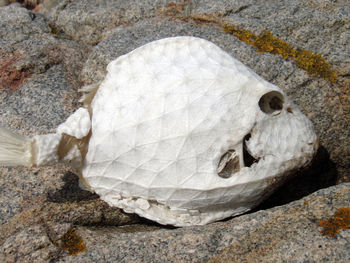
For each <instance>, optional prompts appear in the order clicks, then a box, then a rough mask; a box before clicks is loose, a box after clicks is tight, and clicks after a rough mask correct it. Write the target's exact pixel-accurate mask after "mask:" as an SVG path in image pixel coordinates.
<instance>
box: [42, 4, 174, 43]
mask: <svg viewBox="0 0 350 263" xmlns="http://www.w3.org/2000/svg"><path fill="white" fill-rule="evenodd" d="M47 2H48V3H44V5H43V8H42V9H41V10H40V12H41V13H43V14H45V15H47V17H48V18H49V19H50V20H51V21H52V22H53V23H54V24H55V26H57V28H59V29H60V30H62V31H63V32H64V33H66V34H67V35H69V36H70V37H71V38H72V39H73V40H76V41H79V42H82V43H86V44H90V45H95V44H97V43H99V42H100V41H101V39H102V38H103V34H104V33H105V32H106V31H108V30H109V29H112V28H115V27H118V26H121V25H132V24H133V23H135V22H137V21H138V20H140V19H144V18H146V17H152V16H154V15H155V14H156V13H157V11H158V10H160V9H161V8H162V7H163V6H164V5H165V4H166V3H167V2H170V1H149V0H142V1H138V0H132V1H123V0H118V1H106V0H97V1H96V0H88V1H85V0H78V1H69V0H65V1H59V2H58V1H56V2H55V3H52V2H53V1H47Z"/></svg>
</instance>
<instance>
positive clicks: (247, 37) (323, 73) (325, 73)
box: [223, 25, 337, 82]
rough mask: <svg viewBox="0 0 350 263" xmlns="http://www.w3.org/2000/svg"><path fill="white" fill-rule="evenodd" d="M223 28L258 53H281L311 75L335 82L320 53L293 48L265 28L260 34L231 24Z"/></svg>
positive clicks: (334, 75)
mask: <svg viewBox="0 0 350 263" xmlns="http://www.w3.org/2000/svg"><path fill="white" fill-rule="evenodd" d="M223 30H224V31H225V32H226V33H229V34H232V35H234V36H236V37H237V38H239V39H240V40H241V41H243V42H245V43H247V44H250V45H252V46H253V47H254V48H256V49H257V51H258V52H260V53H265V52H269V53H271V54H277V55H281V56H282V57H283V58H284V59H294V60H295V61H296V65H297V67H299V68H302V69H304V70H306V71H307V72H308V73H309V74H311V75H318V76H320V77H322V78H324V79H325V80H326V81H330V82H335V81H336V79H337V76H336V74H335V73H334V72H333V71H332V70H331V68H330V65H329V64H328V63H327V61H326V60H325V59H324V58H323V57H322V56H321V55H317V54H313V53H312V52H311V51H308V50H304V49H299V48H297V49H295V48H293V47H292V46H291V45H289V44H288V43H287V42H285V41H283V40H281V39H279V38H277V37H275V36H273V35H272V34H271V33H270V32H269V31H267V30H265V31H264V32H262V33H261V34H260V35H255V34H253V33H252V32H250V31H249V30H241V29H238V28H236V27H234V26H232V25H224V26H223Z"/></svg>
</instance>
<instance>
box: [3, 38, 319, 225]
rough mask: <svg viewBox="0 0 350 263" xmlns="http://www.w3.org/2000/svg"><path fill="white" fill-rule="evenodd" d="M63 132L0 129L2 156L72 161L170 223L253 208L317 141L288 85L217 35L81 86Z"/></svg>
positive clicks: (147, 54) (135, 59) (108, 197)
mask: <svg viewBox="0 0 350 263" xmlns="http://www.w3.org/2000/svg"><path fill="white" fill-rule="evenodd" d="M82 91H83V92H85V95H84V96H83V102H84V106H83V107H81V108H79V109H78V110H77V111H76V112H74V113H73V114H72V115H71V116H70V117H69V118H68V119H67V120H66V122H64V123H62V124H61V125H59V126H58V128H57V131H56V133H54V134H46V135H36V136H34V137H33V138H32V139H27V138H24V137H22V136H18V135H15V134H13V133H11V132H9V131H7V130H4V129H1V130H0V163H1V164H4V165H27V166H41V165H50V164H54V163H56V162H65V163H69V164H70V165H71V166H72V168H73V169H74V170H75V171H76V173H77V174H78V175H79V176H80V180H81V183H82V184H83V185H84V186H85V187H86V188H88V189H89V190H91V191H93V192H95V193H97V194H98V195H99V196H100V197H101V199H103V200H104V201H106V202H107V203H108V204H109V205H111V206H116V207H119V208H121V209H123V210H124V211H125V212H128V213H136V214H138V215H140V216H142V217H146V218H148V219H150V220H154V221H157V222H158V223H161V224H171V225H175V226H189V225H204V224H207V223H210V222H213V221H216V220H221V219H224V218H227V217H230V216H234V215H238V214H241V213H244V212H246V211H248V210H250V209H252V208H254V207H255V206H257V205H258V204H259V203H261V202H262V201H263V200H264V198H266V197H267V196H268V195H269V194H270V193H272V191H273V190H274V189H275V188H276V187H277V186H278V185H280V184H281V183H282V182H283V181H284V179H285V178H287V177H288V175H289V174H290V173H291V172H292V171H294V170H296V169H298V168H301V167H303V166H306V165H307V164H309V163H310V161H311V160H312V157H313V155H314V154H315V151H316V150H317V147H318V140H317V136H316V134H315V132H314V130H313V125H312V123H311V121H310V120H309V119H308V118H307V117H306V116H305V115H304V114H303V113H302V112H301V111H300V110H299V109H298V108H297V107H296V106H295V105H294V104H293V102H292V101H290V99H288V97H287V96H286V94H285V93H284V92H283V91H282V90H281V89H280V88H278V87H276V86H275V85H273V84H271V83H269V82H267V81H265V80H264V79H262V78H261V77H259V76H258V75H257V74H255V73H254V72H253V71H252V70H250V69H249V68H247V67H246V66H245V65H243V64H242V63H241V62H239V61H237V60H236V59H234V58H233V57H231V56H230V55H229V54H227V53H226V52H224V51H223V50H222V49H220V48H219V47H217V46H216V45H215V44H213V43H211V42H209V41H207V40H204V39H200V38H195V37H174V38H165V39H161V40H157V41H154V42H151V43H148V44H146V45H144V46H141V47H139V48H137V49H135V50H134V51H132V52H130V53H128V54H126V55H123V56H121V57H119V58H117V59H115V60H113V61H112V62H110V63H109V64H108V67H107V75H106V76H105V79H104V80H103V81H102V82H100V83H98V84H95V85H90V86H87V87H85V88H83V89H82Z"/></svg>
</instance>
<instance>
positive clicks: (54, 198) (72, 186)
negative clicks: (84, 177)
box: [47, 172, 99, 203]
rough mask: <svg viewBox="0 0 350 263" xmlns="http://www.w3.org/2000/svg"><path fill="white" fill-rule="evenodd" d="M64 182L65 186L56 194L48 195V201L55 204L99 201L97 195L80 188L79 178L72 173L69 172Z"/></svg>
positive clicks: (64, 177)
mask: <svg viewBox="0 0 350 263" xmlns="http://www.w3.org/2000/svg"><path fill="white" fill-rule="evenodd" d="M62 180H63V181H64V183H65V184H64V186H63V187H62V188H61V189H59V190H57V191H56V192H52V193H51V192H50V193H48V194H47V201H49V202H53V203H65V202H79V201H87V200H92V199H97V198H99V196H98V195H97V194H94V193H91V192H89V191H86V190H83V189H81V188H80V187H79V177H78V176H77V175H75V174H73V173H71V172H67V173H66V174H65V175H64V176H63V178H62Z"/></svg>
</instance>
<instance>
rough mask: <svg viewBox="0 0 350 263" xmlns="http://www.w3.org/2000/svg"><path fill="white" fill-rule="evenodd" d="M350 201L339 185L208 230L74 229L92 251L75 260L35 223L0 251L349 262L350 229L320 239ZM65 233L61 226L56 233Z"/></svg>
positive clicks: (107, 257)
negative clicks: (323, 223) (322, 224)
mask: <svg viewBox="0 0 350 263" xmlns="http://www.w3.org/2000/svg"><path fill="white" fill-rule="evenodd" d="M349 204H350V184H342V185H338V186H334V187H330V188H326V189H323V190H320V191H318V192H316V193H314V194H312V195H310V196H307V197H305V198H303V199H301V200H298V201H295V202H292V203H290V204H288V205H285V206H280V207H275V208H272V209H268V210H262V211H259V212H256V213H251V214H247V215H243V216H240V217H236V218H233V219H231V220H228V221H226V222H218V223H213V224H210V225H207V226H205V227H186V228H178V229H164V227H163V228H159V227H158V228H157V227H153V228H151V229H143V228H138V227H137V226H133V227H132V228H133V230H131V232H130V227H119V228H116V227H106V226H99V227H89V226H76V229H77V232H78V234H79V236H80V237H81V238H82V240H83V242H84V244H85V245H86V246H87V250H86V251H85V252H82V253H79V254H78V255H76V256H71V255H69V253H68V252H67V251H64V250H61V251H57V249H58V248H57V247H55V246H54V245H53V244H52V241H51V242H50V238H49V236H51V239H52V234H51V235H50V233H51V232H53V231H54V230H55V228H54V227H51V228H50V227H48V226H46V228H44V227H43V226H42V225H41V224H36V225H31V226H29V227H27V228H25V229H24V230H21V231H18V232H15V233H14V234H12V235H10V236H9V237H8V238H7V239H6V240H5V242H4V243H3V245H2V247H1V252H2V253H3V255H4V256H5V258H6V259H7V262H15V261H11V260H18V261H16V262H25V260H29V259H30V261H32V260H33V259H37V258H39V256H40V257H41V258H45V259H49V258H50V259H51V260H57V261H56V262H164V261H166V262H185V261H191V262H203V261H209V262H285V261H293V262H306V261H309V262H348V261H349V260H350V253H349V252H350V250H349V240H350V230H349V229H348V230H341V231H340V233H339V234H338V235H337V236H336V237H335V238H331V237H328V236H324V235H322V234H321V232H320V231H321V230H322V228H321V227H320V226H319V225H318V223H319V222H320V221H321V220H325V219H327V218H330V217H332V215H333V214H334V212H335V211H336V210H337V209H339V208H342V207H348V206H349ZM67 228H68V227H67V226H65V225H58V226H56V232H61V233H63V232H65V231H66V229H67ZM48 229H49V230H48ZM146 230H148V231H146ZM150 230H151V231H150ZM60 235H61V234H58V235H57V236H60ZM23 240H26V242H25V243H23ZM19 248H21V249H20V250H19ZM38 251H40V252H38ZM49 253H51V254H50V256H48V254H49ZM22 255H25V257H24V258H23V259H22V257H21V256H22Z"/></svg>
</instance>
